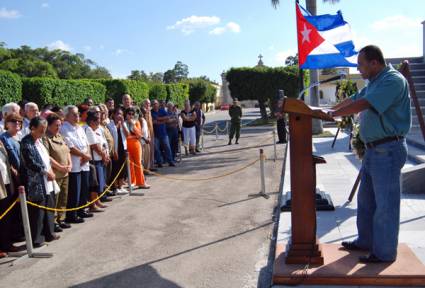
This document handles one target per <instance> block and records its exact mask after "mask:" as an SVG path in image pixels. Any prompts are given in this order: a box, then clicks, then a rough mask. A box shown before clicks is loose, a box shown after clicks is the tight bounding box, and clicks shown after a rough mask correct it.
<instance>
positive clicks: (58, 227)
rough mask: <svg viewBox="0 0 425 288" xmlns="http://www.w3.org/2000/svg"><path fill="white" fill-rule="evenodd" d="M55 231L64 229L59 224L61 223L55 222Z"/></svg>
mask: <svg viewBox="0 0 425 288" xmlns="http://www.w3.org/2000/svg"><path fill="white" fill-rule="evenodd" d="M54 231H55V233H58V232H62V231H63V230H62V228H61V227H60V226H59V224H57V223H55V228H54Z"/></svg>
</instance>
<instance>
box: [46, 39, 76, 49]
mask: <svg viewBox="0 0 425 288" xmlns="http://www.w3.org/2000/svg"><path fill="white" fill-rule="evenodd" d="M47 47H48V48H49V49H50V50H56V49H60V50H64V51H71V50H72V47H71V46H70V45H69V44H66V43H65V42H63V41H62V40H56V41H54V42H52V43H50V44H49V45H47Z"/></svg>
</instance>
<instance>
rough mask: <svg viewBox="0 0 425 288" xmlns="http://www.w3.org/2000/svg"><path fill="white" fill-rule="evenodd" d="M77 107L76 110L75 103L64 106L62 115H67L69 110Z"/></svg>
mask: <svg viewBox="0 0 425 288" xmlns="http://www.w3.org/2000/svg"><path fill="white" fill-rule="evenodd" d="M75 109H77V111H78V107H77V106H75V105H68V106H65V108H63V115H65V116H67V115H68V114H69V113H70V112H71V111H73V110H75Z"/></svg>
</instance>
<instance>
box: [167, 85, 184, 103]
mask: <svg viewBox="0 0 425 288" xmlns="http://www.w3.org/2000/svg"><path fill="white" fill-rule="evenodd" d="M165 88H166V89H167V101H171V102H173V103H174V104H175V105H178V106H179V107H180V108H182V107H183V106H184V102H185V101H186V100H187V99H189V85H188V84H186V83H177V84H165Z"/></svg>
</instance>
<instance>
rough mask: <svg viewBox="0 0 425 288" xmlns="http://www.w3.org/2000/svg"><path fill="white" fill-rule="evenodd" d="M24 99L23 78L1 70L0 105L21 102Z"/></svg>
mask: <svg viewBox="0 0 425 288" xmlns="http://www.w3.org/2000/svg"><path fill="white" fill-rule="evenodd" d="M21 99H22V81H21V77H19V76H18V75H16V74H13V73H11V72H9V71H3V70H0V105H1V106H3V105H4V104H6V103H8V102H19V101H21Z"/></svg>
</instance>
